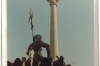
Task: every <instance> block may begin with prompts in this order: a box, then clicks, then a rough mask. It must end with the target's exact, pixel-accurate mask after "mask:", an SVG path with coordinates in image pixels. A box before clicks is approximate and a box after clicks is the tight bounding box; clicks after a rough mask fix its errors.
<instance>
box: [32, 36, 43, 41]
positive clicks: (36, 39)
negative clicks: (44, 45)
mask: <svg viewBox="0 0 100 66" xmlns="http://www.w3.org/2000/svg"><path fill="white" fill-rule="evenodd" d="M41 39H42V36H41V35H39V34H37V35H35V36H34V37H33V42H36V41H39V40H41Z"/></svg>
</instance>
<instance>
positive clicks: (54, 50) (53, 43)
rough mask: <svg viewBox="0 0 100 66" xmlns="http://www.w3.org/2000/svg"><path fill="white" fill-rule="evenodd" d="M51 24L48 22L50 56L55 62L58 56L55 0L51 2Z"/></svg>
mask: <svg viewBox="0 0 100 66" xmlns="http://www.w3.org/2000/svg"><path fill="white" fill-rule="evenodd" d="M50 6H51V22H50V50H51V51H50V52H51V53H50V54H51V57H52V59H53V61H55V60H56V59H57V58H56V56H58V30H57V11H56V7H57V4H56V0H51V2H50Z"/></svg>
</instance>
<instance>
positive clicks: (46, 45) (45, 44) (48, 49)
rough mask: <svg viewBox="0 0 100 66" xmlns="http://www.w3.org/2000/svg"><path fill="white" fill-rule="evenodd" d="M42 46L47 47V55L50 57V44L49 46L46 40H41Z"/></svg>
mask: <svg viewBox="0 0 100 66" xmlns="http://www.w3.org/2000/svg"><path fill="white" fill-rule="evenodd" d="M40 46H42V47H44V48H46V51H47V57H50V46H49V44H47V43H45V42H41V43H40Z"/></svg>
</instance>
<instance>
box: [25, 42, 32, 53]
mask: <svg viewBox="0 0 100 66" xmlns="http://www.w3.org/2000/svg"><path fill="white" fill-rule="evenodd" d="M31 46H32V44H30V45H29V47H28V49H27V52H26V54H27V55H28V54H29V53H28V52H29V48H30V47H31Z"/></svg>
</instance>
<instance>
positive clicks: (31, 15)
mask: <svg viewBox="0 0 100 66" xmlns="http://www.w3.org/2000/svg"><path fill="white" fill-rule="evenodd" d="M29 15H30V17H29V21H30V20H31V23H30V24H31V30H32V38H33V36H34V35H33V24H32V18H33V12H32V10H31V8H30V12H29ZM29 21H28V22H29Z"/></svg>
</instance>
